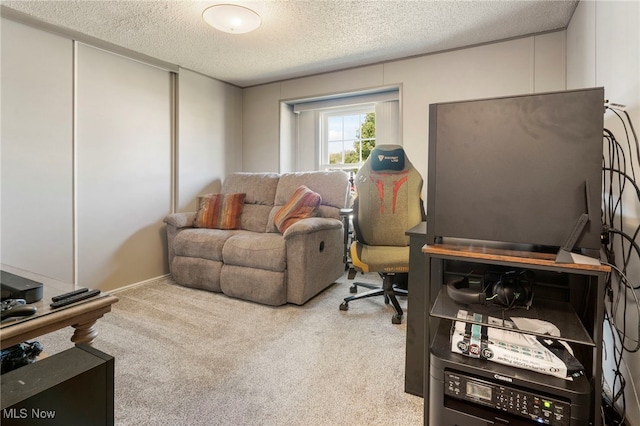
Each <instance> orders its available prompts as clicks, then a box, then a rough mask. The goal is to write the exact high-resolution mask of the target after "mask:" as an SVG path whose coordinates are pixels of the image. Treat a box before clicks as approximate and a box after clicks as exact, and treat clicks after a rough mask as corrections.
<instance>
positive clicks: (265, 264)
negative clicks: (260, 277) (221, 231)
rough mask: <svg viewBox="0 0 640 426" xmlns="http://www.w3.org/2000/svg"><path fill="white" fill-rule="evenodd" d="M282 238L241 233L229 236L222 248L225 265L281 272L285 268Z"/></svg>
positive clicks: (285, 260)
mask: <svg viewBox="0 0 640 426" xmlns="http://www.w3.org/2000/svg"><path fill="white" fill-rule="evenodd" d="M286 256H287V252H286V246H285V241H284V238H282V235H280V234H273V233H270V234H266V233H265V234H260V233H256V232H253V233H251V232H246V233H245V232H243V233H239V234H235V235H233V236H231V237H230V238H229V239H228V240H227V241H226V242H225V244H224V247H223V248H222V259H223V261H224V264H225V265H236V266H244V267H249V268H256V269H266V270H268V271H274V272H282V271H284V270H285V268H286V266H287V257H286Z"/></svg>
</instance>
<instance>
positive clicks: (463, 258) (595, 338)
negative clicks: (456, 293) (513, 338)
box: [422, 244, 610, 426]
mask: <svg viewBox="0 0 640 426" xmlns="http://www.w3.org/2000/svg"><path fill="white" fill-rule="evenodd" d="M422 251H423V253H424V254H425V255H426V279H427V286H426V291H425V292H424V297H425V298H424V301H425V303H424V306H425V321H426V324H427V325H428V326H426V327H424V345H425V346H424V354H425V356H424V367H425V368H424V374H423V380H424V382H423V394H424V404H425V405H424V407H425V408H424V424H425V425H429V424H430V423H429V421H430V418H431V419H438V421H441V418H440V417H438V416H437V415H434V413H431V411H432V410H434V409H435V410H441V409H443V410H444V409H445V408H443V407H442V406H443V402H442V400H443V396H442V395H443V391H442V389H440V387H439V385H438V387H437V388H436V389H433V386H434V383H438V382H437V380H436V381H435V382H434V381H433V380H434V378H433V377H432V376H433V375H434V374H435V375H436V376H437V375H439V374H441V373H442V372H441V369H442V368H445V366H448V367H451V366H455V368H456V369H457V373H458V372H459V373H460V374H461V375H462V376H465V375H467V374H469V375H470V376H473V373H474V371H475V372H480V371H482V372H483V375H485V376H487V375H488V376H493V375H498V376H502V377H506V378H507V380H513V383H514V384H513V385H512V386H511V385H507V386H504V388H505V389H506V390H504V392H507V393H508V391H509V390H510V389H512V388H513V389H515V393H516V394H517V393H518V389H525V390H524V391H523V392H524V393H525V394H526V393H527V390H530V391H531V392H532V393H534V394H537V393H539V394H542V395H545V394H549V395H553V394H554V393H560V394H566V395H577V396H576V397H575V398H573V397H571V398H568V399H567V400H566V404H567V405H568V406H567V407H566V410H569V409H572V411H571V412H572V413H573V415H571V416H569V415H563V414H559V415H558V418H561V419H562V421H560V422H557V421H556V422H555V424H563V425H564V424H567V425H574V424H590V425H594V426H598V425H601V424H602V422H601V418H600V406H601V394H602V325H603V320H604V305H603V300H604V288H605V278H606V275H607V273H609V272H610V268H609V267H608V266H604V265H579V264H568V263H556V262H555V255H553V254H549V253H537V252H528V251H515V250H504V249H494V248H487V247H481V246H469V245H447V244H434V245H425V246H424V247H423V249H422ZM449 265H455V268H453V269H456V268H457V270H456V271H454V273H459V274H466V273H470V271H473V270H478V269H491V268H494V269H498V270H511V269H513V270H525V269H526V270H532V271H534V273H539V274H541V275H543V276H544V274H549V275H551V276H552V277H554V278H556V277H559V278H561V280H560V281H562V282H563V283H564V284H565V285H564V286H565V287H566V288H555V287H553V285H550V286H549V288H544V289H543V290H541V291H540V293H544V295H545V296H546V298H538V299H537V300H535V299H534V303H533V304H532V306H531V309H529V310H524V309H518V310H517V311H508V310H507V311H496V309H495V308H488V307H483V306H480V305H469V307H468V308H470V309H472V310H473V312H474V313H480V314H484V315H483V316H484V318H486V317H487V315H492V316H494V317H495V316H496V314H498V315H503V316H505V317H508V316H510V315H513V316H519V317H528V318H534V319H544V320H546V321H549V322H551V323H553V324H555V325H556V326H557V327H558V328H559V330H560V337H557V340H563V341H565V342H567V343H569V344H570V346H571V347H572V348H573V349H574V351H575V352H576V357H577V358H579V360H580V361H581V362H582V363H583V365H584V367H585V374H584V376H582V377H580V378H577V379H575V380H572V381H568V380H565V379H559V378H556V377H552V376H548V375H544V374H541V373H536V372H531V371H528V370H524V369H520V368H514V367H509V366H505V365H501V364H496V363H494V362H491V361H487V360H482V359H473V358H469V357H466V356H464V355H461V354H457V353H453V352H452V351H451V350H450V343H449V330H450V328H451V324H452V323H453V322H454V321H456V320H457V318H456V314H457V312H458V310H459V309H461V308H464V305H461V304H458V303H457V302H455V301H453V300H452V299H451V298H450V297H449V296H448V294H447V291H446V286H445V285H444V284H446V282H445V280H446V276H447V274H449V273H450V272H451V271H450V269H452V268H450V267H449ZM556 287H562V286H556ZM565 296H566V297H565ZM503 319H508V318H503ZM466 322H471V323H474V321H466ZM475 323H476V324H480V325H487V324H486V323H484V324H483V323H482V322H475ZM491 326H492V327H494V328H505V329H508V327H506V326H505V327H502V326H500V325H496V324H492V325H491ZM527 334H533V335H537V336H545V335H544V334H536V333H531V332H527ZM547 337H548V336H547ZM432 363H434V365H436V368H434V370H433V371H432ZM448 367H447V368H448ZM457 373H456V374H457ZM438 380H445V381H446V378H444V379H443V378H442V377H439V378H438ZM462 381H463V382H464V377H463V379H462ZM510 386H511V387H510ZM444 392H445V393H446V390H445V391H444ZM580 395H586V397H582V398H581V399H580V398H579V396H580ZM434 396H435V397H434ZM585 398H586V399H587V400H586V401H585ZM445 399H446V397H445ZM449 402H450V404H449V405H450V407H448V408H446V409H450V410H457V411H461V412H466V413H467V414H466V415H468V416H470V417H468V419H474V420H473V421H471V422H469V423H468V424H494V423H497V424H500V422H504V424H509V425H521V424H522V425H526V424H535V422H534V421H533V420H531V419H523V418H518V417H517V416H515V417H509V416H506V415H501V413H500V410H496V409H495V407H488V405H489V404H485V406H484V407H483V406H482V404H475V403H473V402H471V403H469V402H468V401H464V400H458V399H456V398H453V399H450V400H449ZM479 402H481V403H482V402H483V401H479ZM558 404H559V405H561V404H560V403H558ZM571 405H575V406H574V407H571ZM561 408H562V407H559V410H560V409H561ZM452 412H453V411H450V413H452ZM493 414H495V415H496V417H495V418H491V419H488V418H487V416H491V415H493ZM552 415H553V413H552ZM449 417H451V416H449ZM574 417H575V418H577V419H579V420H577V419H573V420H572V418H574ZM483 418H487V421H486V423H485V422H483V420H482V419H483ZM473 422H476V423H473ZM451 424H452V425H455V424H458V423H457V422H454V421H452V423H451ZM465 424H467V423H466V422H465ZM551 424H554V422H553V421H552V422H551ZM433 425H435V423H433ZM438 426H443V425H440V424H438Z"/></svg>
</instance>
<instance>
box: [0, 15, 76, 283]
mask: <svg viewBox="0 0 640 426" xmlns="http://www.w3.org/2000/svg"><path fill="white" fill-rule="evenodd" d="M0 27H1V37H0V39H1V40H2V46H1V53H2V60H1V64H2V72H1V73H0V74H1V75H2V80H1V85H2V90H1V93H2V105H1V107H2V126H1V129H2V130H1V138H2V143H1V152H0V157H1V159H2V163H1V166H0V169H1V170H2V173H1V187H2V190H1V194H0V197H1V201H0V207H1V209H2V214H1V215H0V216H1V217H2V222H1V223H2V224H1V228H0V235H1V241H2V243H1V249H0V254H1V257H0V262H1V263H2V264H3V265H5V266H8V267H12V268H16V269H19V270H24V271H27V272H31V273H35V274H38V275H42V276H45V277H49V278H54V279H56V280H58V281H62V282H67V283H72V280H73V181H72V179H73V138H72V132H73V119H72V114H73V96H72V94H73V90H72V88H73V43H72V42H71V40H68V39H65V38H62V37H59V36H56V35H54V34H51V33H48V32H45V31H41V30H38V29H35V28H32V27H29V26H26V25H23V24H20V23H17V22H14V21H11V20H8V19H6V18H2V23H1V25H0Z"/></svg>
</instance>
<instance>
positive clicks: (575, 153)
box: [427, 88, 604, 256]
mask: <svg viewBox="0 0 640 426" xmlns="http://www.w3.org/2000/svg"><path fill="white" fill-rule="evenodd" d="M603 116H604V89H603V88H590V89H583V90H571V91H562V92H552V93H541V94H532V95H522V96H512V97H501V98H493V99H478V100H468V101H462V102H446V103H437V104H431V105H430V106H429V158H428V167H429V168H428V182H427V241H428V243H430V244H431V243H434V242H440V241H444V239H446V238H462V239H470V240H482V241H492V242H499V243H508V244H516V245H520V244H525V245H530V246H532V248H531V249H532V250H540V251H552V250H557V249H558V248H559V247H562V246H563V245H565V243H566V241H567V239H568V238H569V237H570V235H571V233H572V230H573V229H574V227H575V225H576V223H577V221H578V220H579V218H580V217H581V215H583V214H587V215H588V219H589V220H588V222H587V223H586V226H585V227H584V230H582V231H580V232H579V235H578V238H577V240H576V241H575V245H574V248H575V249H576V251H577V249H580V250H581V251H582V252H583V253H585V254H590V255H592V256H597V253H598V252H599V249H600V234H601V214H600V209H601V201H602V155H603V148H602V141H603Z"/></svg>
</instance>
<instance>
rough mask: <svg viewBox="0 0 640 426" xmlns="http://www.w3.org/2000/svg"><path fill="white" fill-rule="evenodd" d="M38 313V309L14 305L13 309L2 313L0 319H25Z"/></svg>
mask: <svg viewBox="0 0 640 426" xmlns="http://www.w3.org/2000/svg"><path fill="white" fill-rule="evenodd" d="M37 311H38V308H36V307H35V306H31V305H16V306H14V307H13V308H10V309H7V310H5V311H2V313H1V314H0V317H1V318H2V319H5V318H11V317H26V316H29V315H33V314H35V313H36V312H37Z"/></svg>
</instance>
